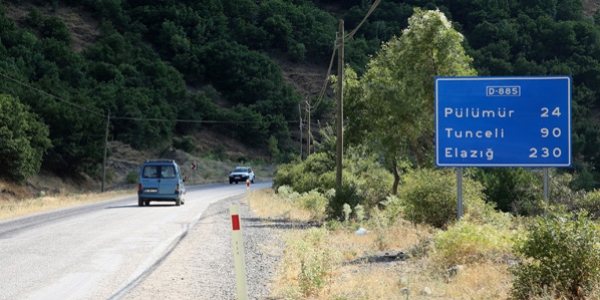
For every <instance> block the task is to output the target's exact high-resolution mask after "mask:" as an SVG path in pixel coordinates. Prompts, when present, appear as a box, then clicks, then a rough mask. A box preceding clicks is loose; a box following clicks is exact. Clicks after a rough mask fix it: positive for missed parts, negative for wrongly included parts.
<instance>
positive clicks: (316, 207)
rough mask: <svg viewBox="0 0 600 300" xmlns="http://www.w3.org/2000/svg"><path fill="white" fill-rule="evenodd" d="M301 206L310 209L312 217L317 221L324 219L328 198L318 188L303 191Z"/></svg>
mask: <svg viewBox="0 0 600 300" xmlns="http://www.w3.org/2000/svg"><path fill="white" fill-rule="evenodd" d="M298 201H299V202H300V206H301V207H302V208H304V209H308V210H309V211H310V213H311V218H312V219H313V220H315V221H322V220H323V219H324V218H325V207H327V198H326V197H325V196H324V195H323V194H321V193H319V192H318V191H316V190H312V191H310V192H308V193H303V194H302V195H300V198H299V199H298Z"/></svg>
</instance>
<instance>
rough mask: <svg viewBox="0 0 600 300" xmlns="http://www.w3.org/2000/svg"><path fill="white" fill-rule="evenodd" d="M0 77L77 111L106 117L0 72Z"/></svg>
mask: <svg viewBox="0 0 600 300" xmlns="http://www.w3.org/2000/svg"><path fill="white" fill-rule="evenodd" d="M0 75H1V76H2V77H4V78H6V79H9V80H11V81H13V82H16V83H18V84H20V85H22V86H25V87H27V88H30V89H32V90H35V91H38V92H40V93H42V94H44V95H47V96H50V97H52V98H54V99H56V100H58V101H61V102H64V103H67V104H69V105H71V106H74V107H77V108H79V109H81V110H85V111H87V112H89V113H92V114H94V115H97V116H100V117H104V118H105V117H106V115H105V114H103V113H99V112H97V111H94V110H91V109H89V108H87V107H84V106H81V105H78V104H75V103H71V102H69V101H67V100H64V99H62V98H60V97H57V96H54V95H52V94H49V93H47V92H45V91H43V90H40V89H38V88H35V87H33V86H31V85H28V84H26V83H23V82H21V81H19V80H16V79H14V78H12V77H10V76H8V75H6V74H4V73H2V72H0Z"/></svg>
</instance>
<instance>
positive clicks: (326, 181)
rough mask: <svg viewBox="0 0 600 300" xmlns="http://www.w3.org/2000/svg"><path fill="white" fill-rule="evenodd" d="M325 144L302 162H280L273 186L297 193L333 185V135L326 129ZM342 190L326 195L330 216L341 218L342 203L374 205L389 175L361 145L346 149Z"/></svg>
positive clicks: (386, 191) (381, 197)
mask: <svg viewBox="0 0 600 300" xmlns="http://www.w3.org/2000/svg"><path fill="white" fill-rule="evenodd" d="M322 134H323V135H326V136H327V138H326V139H325V145H323V146H321V147H319V148H318V149H317V152H315V153H314V154H312V155H310V156H309V157H308V158H307V159H306V161H304V162H292V163H288V164H282V165H280V166H279V167H278V168H277V170H276V172H275V178H274V179H273V188H274V189H275V190H278V189H279V187H281V186H289V187H291V188H292V189H293V190H294V191H296V192H298V193H306V192H310V191H312V190H316V191H318V192H320V193H322V194H325V193H326V192H327V191H329V190H331V189H334V188H335V148H334V146H333V145H335V137H334V136H333V135H332V132H331V128H329V131H327V130H323V131H322ZM343 166H344V171H343V178H342V189H340V190H339V191H336V192H335V195H333V196H332V197H330V198H329V202H328V204H327V209H326V213H327V215H328V217H329V218H330V219H340V220H342V219H343V210H342V208H343V205H344V204H349V205H350V206H351V207H356V205H359V204H360V205H362V206H364V207H365V209H366V210H367V211H370V210H371V209H372V208H374V207H375V206H377V205H378V204H379V203H380V202H381V201H383V200H384V199H385V198H386V197H387V196H388V195H389V186H390V184H391V182H392V181H393V179H392V176H391V174H390V173H389V172H388V171H387V170H385V169H384V168H382V166H381V164H380V163H379V162H378V160H377V157H376V156H374V155H370V154H368V153H367V152H366V151H365V150H364V149H363V148H362V147H354V148H349V149H346V151H345V153H344V164H343Z"/></svg>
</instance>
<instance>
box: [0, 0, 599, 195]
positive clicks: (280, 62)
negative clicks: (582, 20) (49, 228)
mask: <svg viewBox="0 0 600 300" xmlns="http://www.w3.org/2000/svg"><path fill="white" fill-rule="evenodd" d="M41 2H42V1H35V0H25V1H15V2H14V3H18V5H16V4H12V3H13V2H10V3H7V2H5V3H3V6H4V8H5V9H6V15H7V17H8V18H10V19H12V20H14V21H15V23H16V24H17V26H19V27H23V26H28V25H27V24H25V23H26V19H25V17H26V16H27V14H28V13H29V8H30V7H31V6H35V7H36V9H37V10H38V11H39V12H40V14H41V15H42V16H44V17H56V18H58V19H60V20H62V21H64V24H65V26H66V29H67V31H68V33H69V35H70V38H72V43H70V44H69V45H70V46H69V47H70V49H71V50H73V51H75V52H81V51H82V50H83V49H87V48H88V47H89V46H90V45H94V44H96V42H98V40H99V35H100V26H101V25H100V23H99V21H98V19H97V18H96V17H94V16H92V15H91V14H90V13H88V12H87V11H86V10H85V9H83V8H80V7H78V6H76V7H73V6H68V5H66V4H63V5H56V4H55V5H54V6H52V5H49V4H46V5H38V4H39V3H41ZM67 2H69V1H67ZM323 2H324V3H325V4H324V5H323V6H322V7H323V8H326V9H330V10H335V13H334V15H339V16H344V14H345V13H347V12H348V9H349V8H348V7H346V8H344V9H345V10H344V9H342V8H341V7H336V6H335V3H336V2H335V1H323ZM416 3H420V1H418V0H414V1H406V4H398V7H400V6H402V5H404V8H408V7H410V5H416ZM440 3H442V1H440ZM390 5H396V4H390ZM583 5H584V8H585V12H586V14H587V15H592V14H593V13H594V12H595V11H596V10H597V9H598V8H599V7H600V0H585V1H584V2H583ZM390 8H396V7H390V6H388V7H386V8H379V9H380V10H386V9H390ZM361 9H365V8H364V7H362V8H361ZM486 9H487V8H486ZM489 9H492V8H489ZM398 11H400V12H402V13H403V14H404V13H406V9H405V10H401V8H398ZM311 12H313V11H311ZM455 13H456V18H460V17H462V16H461V14H460V13H462V11H459V12H455ZM358 14H360V17H361V18H362V12H359V13H358ZM403 14H401V15H402V16H403ZM453 15H454V14H453ZM349 16H350V17H354V19H355V20H354V23H357V21H356V20H358V19H359V18H358V17H357V14H356V13H355V14H354V15H352V14H350V15H349ZM328 17H331V16H328ZM345 17H348V16H345ZM388 17H389V16H385V15H380V16H377V14H374V15H373V16H372V18H375V19H376V18H379V19H380V20H381V19H383V21H377V22H374V25H377V26H381V25H382V24H387V25H386V26H388V27H389V28H388V30H387V31H386V33H385V35H382V39H383V40H386V39H387V37H389V36H390V34H391V33H394V32H398V30H399V28H402V27H401V26H404V25H402V21H403V20H401V21H400V22H396V23H391V22H389V20H388V21H385V18H388ZM336 18H337V17H336ZM396 18H399V17H396ZM400 19H403V18H400ZM329 21H331V20H329ZM381 22H388V23H381ZM463 22H464V21H463ZM375 23H376V24H375ZM323 24H325V23H323ZM348 24H352V23H351V22H348ZM263 25H265V24H263ZM321 25H322V24H321ZM29 26H31V24H29ZM348 26H354V25H348ZM377 26H371V27H370V28H368V30H371V31H374V32H379V29H378V27H377ZM364 27H367V25H365V26H364ZM330 29H331V28H328V30H330ZM367 33H368V32H367ZM378 34H379V33H378ZM322 36H326V35H322ZM358 36H359V35H357V36H356V37H355V39H360V40H361V42H364V43H365V44H362V46H361V47H363V49H360V50H356V49H352V47H349V50H350V51H349V52H348V61H349V64H351V65H352V66H354V67H357V66H358V67H359V68H360V67H361V66H364V65H365V64H366V61H367V57H368V55H369V54H370V53H372V52H373V49H377V48H378V47H379V46H380V41H379V40H376V41H375V43H371V44H369V43H370V42H371V41H367V40H366V39H365V38H364V37H360V38H359V37H358ZM386 36H387V37H386ZM237 38H239V37H237ZM246 42H248V41H246ZM251 42H252V41H250V42H248V43H249V44H251ZM492 42H493V41H492ZM104 43H106V41H104ZM329 43H330V40H329V38H328V39H326V43H325V42H324V43H323V44H322V45H325V44H326V47H325V48H326V51H323V50H322V49H321V53H320V55H321V56H323V57H324V56H328V55H329V54H328V53H326V52H330V51H331V50H330V48H331V45H328V44H329ZM482 43H484V42H479V44H482ZM538 43H541V44H542V45H543V41H538ZM474 44H476V43H474ZM108 45H110V44H108ZM322 45H321V46H322ZM358 45H359V46H360V45H361V44H358ZM365 45H366V46H365ZM506 45H508V44H502V45H500V46H499V47H505V46H506ZM106 46H107V45H106V44H103V46H102V47H106ZM274 46H277V45H274ZM279 46H281V45H279ZM289 46H293V45H292V44H290V45H286V47H289ZM492 46H494V47H496V46H497V45H492ZM153 47H154V48H153V49H154V51H156V52H159V50H160V49H158V48H159V47H157V46H156V45H153ZM494 47H489V48H485V47H482V48H481V49H485V51H486V52H481V57H477V59H478V60H476V62H477V63H478V64H479V65H478V66H477V67H481V68H482V69H483V70H485V71H486V72H489V73H491V74H490V75H495V74H494V72H500V73H501V72H507V70H508V71H509V70H513V68H512V66H510V65H509V68H504V67H505V66H506V65H507V64H515V65H516V64H517V63H518V62H517V61H514V57H517V56H516V55H513V56H512V58H511V57H508V58H506V60H507V61H506V62H504V61H503V63H505V64H504V65H503V64H498V63H497V61H496V60H494V61H492V63H494V64H490V65H486V63H487V62H488V60H485V59H482V58H485V57H486V55H496V54H494V53H495V52H494V51H496V50H494V49H495V48H494ZM546 48H548V47H546ZM490 49H491V50H490ZM513 49H514V48H513ZM525 49H526V48H525ZM582 49H583V48H582ZM209 50H210V51H220V50H218V47H217V48H216V50H215V49H209ZM238 50H239V49H238ZM263 50H264V49H263ZM352 50H353V51H354V52H352ZM96 51H97V52H98V55H100V54H104V53H100V51H99V50H98V49H96ZM163 51H164V50H163ZM361 51H362V52H361ZM581 51H582V52H585V49H584V50H581ZM265 53H268V55H269V58H270V60H271V61H273V62H275V63H276V65H277V66H278V67H279V69H280V70H281V71H282V75H283V81H284V82H285V83H287V84H289V85H291V87H292V88H293V89H294V91H295V92H296V93H297V94H298V95H299V97H300V98H301V99H300V102H301V103H302V102H304V101H305V100H307V99H309V98H310V97H314V96H316V95H317V94H318V93H319V91H320V89H321V87H322V85H323V82H324V79H325V74H326V71H327V62H328V61H327V62H325V63H324V62H323V61H321V62H320V63H315V62H314V61H319V60H318V59H317V60H313V59H302V60H300V61H301V62H300V63H292V62H291V60H290V57H289V55H290V53H283V52H281V51H272V52H268V51H267V52H265ZM352 53H354V55H352ZM532 53H536V52H535V51H532ZM126 54H129V53H126ZM549 54H550V55H551V54H552V53H549ZM243 55H245V54H243ZM243 55H241V56H240V57H251V56H243ZM261 55H262V54H261ZM528 55H529V54H528ZM171 57H173V56H171ZM323 57H321V59H322V58H323ZM502 59H505V58H502ZM529 59H530V60H531V61H534V60H533V58H529ZM511 60H512V61H511ZM224 62H225V63H226V62H228V60H227V59H225V60H223V61H222V62H221V63H224ZM92 63H94V62H92ZM102 63H104V62H101V63H100V64H102ZM127 63H129V62H127ZM538 63H539V66H540V69H539V70H546V69H544V68H546V66H543V64H547V61H546V62H544V60H543V59H541V61H540V62H538ZM164 64H165V65H167V66H171V65H172V64H173V62H166V61H165V62H164ZM94 67H97V66H94ZM233 67H234V68H235V67H239V65H238V66H233ZM251 67H252V68H256V67H257V66H256V65H254V66H251ZM492 67H493V68H492ZM534 67H535V64H534ZM180 68H181V66H180ZM220 68H221V65H216V67H215V66H213V69H212V70H213V71H214V70H219V69H220ZM258 68H259V69H260V64H259V65H258ZM494 68H496V69H494ZM515 70H516V68H515ZM251 71H256V70H251ZM207 72H208V71H207ZM258 72H259V74H258V75H265V76H266V75H269V76H270V74H264V73H262V74H261V73H260V70H259V71H258ZM209 73H210V72H209ZM484 74H485V73H484ZM503 74H508V73H503ZM187 75H188V76H192V78H195V77H193V76H194V74H191V75H190V74H187ZM223 75H225V76H229V74H226V73H225V74H220V76H223ZM278 76H279V75H278ZM242 78H243V77H242ZM589 78H591V77H589ZM271 79H273V77H268V76H266V80H265V78H261V79H260V80H264V82H266V83H269V80H271ZM238 80H239V79H238ZM238 82H239V81H238ZM188 83H189V81H188ZM193 84H194V83H190V84H188V86H187V91H188V92H189V94H193V95H200V96H202V97H204V98H203V99H204V100H206V98H207V97H208V98H210V99H208V101H212V102H214V103H217V104H218V105H221V107H227V108H231V107H233V106H234V105H235V104H236V102H235V101H233V100H231V99H230V98H231V97H233V98H235V97H238V100H239V98H240V94H241V95H242V96H243V92H242V93H240V92H238V93H237V95H235V93H232V92H229V91H228V90H231V86H232V84H235V81H226V82H225V84H222V85H221V87H220V89H217V90H218V91H217V92H215V93H213V95H208V96H206V94H207V92H206V89H204V87H195V86H192V85H193ZM261 84H262V83H261ZM276 85H277V84H276ZM211 88H212V87H211ZM215 88H216V87H215ZM183 89H185V88H183ZM243 91H248V90H243ZM327 92H328V96H329V97H330V98H331V97H332V96H333V93H332V89H331V88H329V89H328V91H327ZM224 93H228V94H224ZM258 94H259V95H260V92H259V93H258ZM285 94H286V93H285V92H282V93H281V94H280V95H277V94H276V93H275V94H274V95H275V97H274V98H277V97H279V96H281V95H285ZM287 94H288V95H289V93H287ZM161 96H164V95H161ZM228 97H230V98H228ZM255 98H256V95H255ZM130 99H132V98H130ZM163 99H169V101H173V100H172V99H174V98H165V97H163ZM175 99H176V98H175ZM290 99H292V98H290ZM243 100H244V99H243V97H242V101H243ZM30 101H31V100H30ZM126 101H127V100H126ZM129 101H131V100H129ZM288 103H290V102H288ZM246 104H247V103H246ZM295 105H296V104H295V102H294V107H293V109H291V108H290V106H288V107H287V108H286V109H284V110H283V114H282V115H280V116H284V118H285V119H286V121H287V122H290V119H292V118H293V119H294V120H295V119H297V110H298V109H301V108H300V107H298V109H296V107H295ZM198 108H199V109H201V108H203V107H200V106H198ZM592 108H593V107H592ZM593 109H595V108H593ZM292 110H293V113H292V112H290V111H292ZM595 110H597V109H595ZM201 111H202V110H197V111H194V110H191V111H190V112H193V113H194V115H196V114H198V112H201ZM46 113H47V112H46ZM139 113H141V112H139ZM251 113H256V112H251ZM261 114H262V115H261ZM261 114H259V115H260V116H262V117H264V116H265V112H261ZM267 114H268V112H267ZM592 115H597V113H593V114H592ZM189 116H190V115H185V114H184V117H189ZM255 116H256V115H252V114H249V113H248V112H247V111H242V112H241V113H238V114H237V115H234V117H236V119H238V118H244V119H246V118H248V119H252V120H255V119H256V118H255ZM159 117H160V116H159ZM203 117H205V116H201V117H199V118H203ZM226 117H230V116H229V115H226ZM294 122H295V121H294ZM324 123H326V122H323V120H318V119H316V118H314V119H312V124H311V129H312V131H313V134H314V135H317V133H318V130H319V127H318V126H319V124H324ZM269 124H270V125H269ZM273 124H274V123H267V125H269V126H272V125H273ZM126 125H127V124H126ZM96 127H98V126H96ZM198 127H199V126H198ZM231 127H233V128H241V129H243V130H245V131H244V132H243V133H237V134H229V133H228V132H227V130H229V129H227V130H222V129H221V130H215V129H218V128H219V127H218V126H212V127H210V126H206V127H203V128H202V129H196V130H194V131H192V133H189V132H188V133H186V134H188V135H189V136H191V137H192V138H193V139H194V146H195V147H196V149H195V153H193V155H194V156H195V157H213V158H214V157H216V156H218V157H219V158H220V159H226V160H230V161H233V162H236V161H239V160H248V159H256V160H263V161H267V162H268V161H269V160H270V159H271V157H270V155H269V154H268V153H267V150H266V146H265V144H266V143H265V140H266V138H265V137H264V136H263V137H260V138H255V140H260V141H261V142H259V143H257V142H254V143H252V142H248V140H250V139H247V140H246V141H245V142H242V141H241V137H244V138H245V137H246V136H247V135H249V134H252V133H253V129H250V128H244V127H246V126H237V127H235V126H231ZM288 127H289V135H290V137H291V139H290V140H291V143H292V144H293V147H292V148H293V149H298V148H300V147H301V146H302V144H301V143H304V142H305V139H306V134H305V133H304V134H303V136H300V130H299V126H298V125H297V123H291V122H290V124H289V126H288ZM126 128H127V127H126ZM260 128H265V127H260ZM284 129H285V130H288V128H284ZM127 130H129V132H125V134H122V136H124V137H127V138H129V139H132V138H131V136H132V133H135V132H136V131H135V129H129V128H127V129H123V130H122V131H127ZM155 130H156V131H158V130H161V129H160V128H159V129H155ZM269 130H271V129H269ZM149 131H151V130H149ZM180 131H181V130H180ZM229 132H235V130H230V131H229ZM277 133H281V131H279V132H269V133H268V134H277ZM63 136H64V135H63ZM155 136H158V137H160V136H165V135H164V134H156V135H155ZM55 138H56V137H55ZM59 138H60V136H59ZM267 138H268V135H267ZM168 139H169V137H166V138H165V140H168ZM588 140H590V141H591V140H593V139H588ZM118 141H120V139H119V138H118V137H117V138H114V141H113V142H111V149H110V151H111V154H112V155H111V157H110V158H109V168H114V170H113V169H110V170H109V172H110V176H111V177H112V176H114V178H112V179H113V180H112V182H111V184H114V185H116V186H118V184H121V183H122V180H123V178H124V177H125V176H126V174H127V173H128V172H132V171H133V170H134V169H135V167H132V166H135V165H136V164H139V161H140V160H143V159H145V158H148V157H155V156H157V155H163V154H164V153H167V152H169V151H174V150H173V149H162V150H160V151H158V150H157V152H156V153H142V152H141V151H140V152H139V153H136V152H134V151H131V149H133V148H135V146H134V145H131V146H133V147H130V145H126V144H124V143H120V142H118ZM137 146H138V147H137V148H140V147H139V145H137ZM119 147H130V148H131V149H119ZM92 148H94V149H101V146H100V144H97V145H94V147H92ZM582 149H583V148H582ZM585 149H591V147H586V148H585ZM288 150H289V149H288ZM97 151H98V150H96V152H97ZM123 153H131V157H129V158H126V157H120V155H122V154H123ZM96 154H97V153H96ZM190 159H191V158H190ZM124 166H125V167H124ZM113 173H114V174H113ZM40 176H42V175H41V174H38V175H37V176H36V177H40ZM84 177H85V176H84ZM93 177H94V178H98V174H95V175H93ZM206 177H207V178H209V177H212V176H208V175H207V176H206ZM218 177H219V176H214V178H218ZM215 180H217V179H215ZM42 181H44V180H35V182H34V180H29V181H28V183H27V186H29V187H30V189H33V190H35V189H38V190H40V189H42V188H40V187H39V186H40V182H42ZM46 181H48V180H46ZM96 181H97V180H96ZM78 185H79V186H80V188H81V189H87V188H88V187H89V186H95V187H97V186H98V182H94V180H92V179H90V178H88V180H84V182H83V183H79V184H78ZM6 186H8V184H7V185H6ZM50 186H53V187H56V186H57V185H56V184H51V185H50ZM56 189H57V188H55V190H56ZM34 193H35V192H34ZM5 194H9V195H10V194H13V196H11V197H14V195H18V194H23V193H21V192H12V191H9V192H8V193H5Z"/></svg>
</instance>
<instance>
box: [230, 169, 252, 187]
mask: <svg viewBox="0 0 600 300" xmlns="http://www.w3.org/2000/svg"><path fill="white" fill-rule="evenodd" d="M246 180H250V182H251V183H254V172H253V171H252V168H250V167H236V168H235V169H234V170H233V171H231V173H229V184H232V183H234V182H235V183H236V184H237V183H238V182H240V181H242V182H245V181H246Z"/></svg>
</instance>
